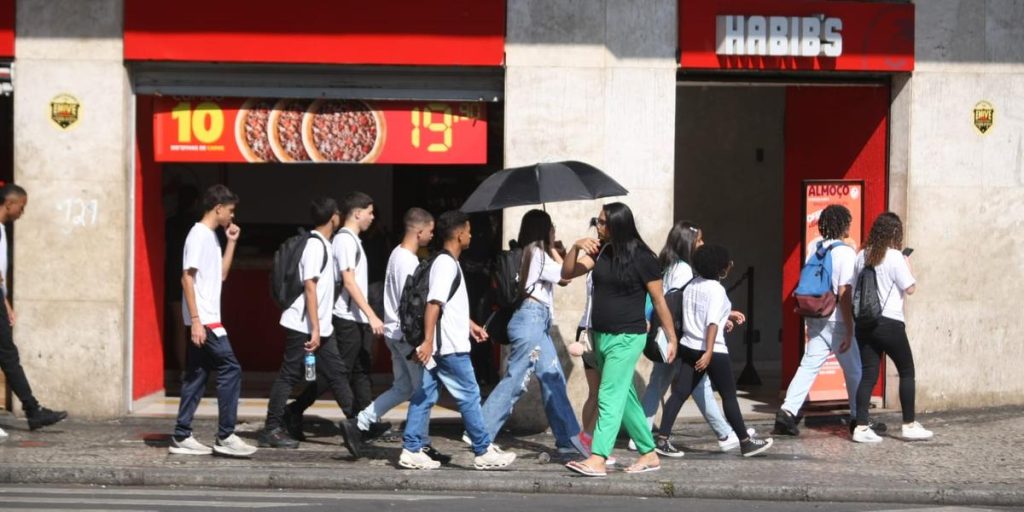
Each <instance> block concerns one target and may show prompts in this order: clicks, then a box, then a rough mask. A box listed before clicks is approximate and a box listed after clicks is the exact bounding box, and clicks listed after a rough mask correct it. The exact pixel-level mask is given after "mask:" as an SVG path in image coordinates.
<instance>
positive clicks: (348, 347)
mask: <svg viewBox="0 0 1024 512" xmlns="http://www.w3.org/2000/svg"><path fill="white" fill-rule="evenodd" d="M333 321H334V339H335V340H336V342H337V344H336V346H337V353H338V356H337V357H333V356H327V355H325V356H324V357H320V358H318V360H317V366H316V384H315V385H314V384H310V385H308V386H306V389H305V390H303V392H302V394H301V395H299V397H298V398H297V399H296V400H295V402H294V403H293V404H292V405H291V407H292V410H293V411H295V412H296V413H299V414H301V413H302V412H303V411H305V410H306V409H308V408H309V406H311V405H313V402H316V399H317V397H319V396H320V395H322V394H324V393H325V392H326V391H327V390H328V389H331V390H333V391H334V398H335V400H338V405H340V406H341V411H342V412H344V413H345V417H346V418H355V417H356V415H357V414H359V411H362V410H363V409H365V408H366V407H367V406H368V405H370V403H371V402H373V391H372V390H371V388H370V384H371V381H370V368H371V361H370V351H371V350H372V349H373V332H372V331H371V330H370V324H361V323H358V322H353V321H351V320H345V319H343V318H338V317H333ZM331 379H336V381H335V382H336V385H334V384H332V383H331ZM339 394H340V395H341V396H339ZM343 402H344V403H343Z"/></svg>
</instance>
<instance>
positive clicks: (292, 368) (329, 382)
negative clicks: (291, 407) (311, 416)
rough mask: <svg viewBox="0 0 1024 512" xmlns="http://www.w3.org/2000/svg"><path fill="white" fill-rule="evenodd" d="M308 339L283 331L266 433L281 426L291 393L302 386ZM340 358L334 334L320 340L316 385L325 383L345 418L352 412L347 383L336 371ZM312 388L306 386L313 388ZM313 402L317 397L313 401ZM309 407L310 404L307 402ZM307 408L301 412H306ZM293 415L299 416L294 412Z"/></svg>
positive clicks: (301, 335) (292, 332) (289, 330)
mask: <svg viewBox="0 0 1024 512" xmlns="http://www.w3.org/2000/svg"><path fill="white" fill-rule="evenodd" d="M307 341H309V335H308V334H306V333H304V332H299V331H293V330H291V329H285V344H284V359H283V360H282V361H281V370H280V371H279V372H278V374H277V379H276V380H275V381H274V385H273V386H271V388H270V401H269V403H268V404H267V422H266V425H265V427H266V429H267V430H273V429H275V428H278V427H280V426H281V418H282V416H283V415H284V408H285V404H286V403H287V402H288V396H289V395H291V392H292V389H294V388H295V386H296V385H297V384H299V383H305V377H306V368H305V361H304V359H305V357H306V342H307ZM340 361H341V356H340V355H339V354H338V343H337V341H336V339H335V337H334V334H331V335H330V336H328V337H326V338H320V348H318V349H317V351H316V374H317V382H319V381H320V379H323V380H324V386H325V388H327V389H330V390H331V391H332V392H333V393H334V400H335V401H337V402H338V407H341V410H342V411H343V412H344V413H345V415H346V416H348V415H349V413H350V412H351V411H352V402H353V399H352V388H350V387H349V385H348V381H347V380H346V379H344V378H342V376H341V375H340V374H338V373H337V372H336V371H331V370H330V369H331V368H334V369H336V368H337V367H338V365H339V364H340ZM315 387H316V385H315V384H311V385H309V386H307V388H306V389H307V390H308V389H309V388H315ZM313 400H316V397H315V396H314V397H313ZM310 403H312V402H310ZM306 407H309V405H306V406H305V407H303V408H302V409H301V410H305V409H306ZM296 412H299V410H298V409H297V410H296Z"/></svg>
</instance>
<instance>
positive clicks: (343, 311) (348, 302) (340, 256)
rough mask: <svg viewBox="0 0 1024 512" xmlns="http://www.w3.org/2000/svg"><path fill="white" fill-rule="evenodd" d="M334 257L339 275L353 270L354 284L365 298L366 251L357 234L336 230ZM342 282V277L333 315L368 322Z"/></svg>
mask: <svg viewBox="0 0 1024 512" xmlns="http://www.w3.org/2000/svg"><path fill="white" fill-rule="evenodd" d="M334 258H335V260H337V262H338V272H339V274H338V275H339V276H340V275H341V274H340V272H344V271H346V270H354V271H355V273H356V285H358V286H359V291H361V292H363V298H364V299H366V298H367V292H368V290H369V289H370V285H369V282H368V278H367V273H366V253H364V252H363V242H362V241H361V240H359V235H357V234H355V233H353V232H352V231H351V230H349V229H348V228H342V229H341V231H338V233H337V234H335V235H334ZM356 260H358V262H357V261H356ZM344 283H345V281H344V279H342V280H341V283H340V284H341V286H342V288H341V295H339V296H338V301H337V302H336V303H335V304H334V316H336V317H338V318H344V319H345V320H352V321H353V322H359V323H361V324H366V323H370V319H369V318H366V314H365V313H363V311H362V310H361V309H359V306H357V305H356V303H355V301H354V300H352V297H350V296H349V294H348V291H347V290H346V289H345V284H344Z"/></svg>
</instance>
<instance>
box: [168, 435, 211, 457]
mask: <svg viewBox="0 0 1024 512" xmlns="http://www.w3.org/2000/svg"><path fill="white" fill-rule="evenodd" d="M167 451H168V452H171V453H173V454H174V455H209V454H211V453H213V449H212V448H210V447H209V446H206V445H205V444H203V443H200V442H199V440H198V439H196V437H195V436H188V439H185V440H184V441H180V442H179V441H178V440H177V439H175V438H174V436H171V445H170V446H168V447H167Z"/></svg>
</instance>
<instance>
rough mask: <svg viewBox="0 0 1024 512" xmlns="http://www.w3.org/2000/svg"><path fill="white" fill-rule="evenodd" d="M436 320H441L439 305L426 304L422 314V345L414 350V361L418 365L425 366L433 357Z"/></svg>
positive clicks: (438, 303) (434, 303) (436, 303)
mask: <svg viewBox="0 0 1024 512" xmlns="http://www.w3.org/2000/svg"><path fill="white" fill-rule="evenodd" d="M438 318H441V303H440V302H433V301H432V302H428V303H427V309H426V311H424V313H423V343H420V346H419V347H417V348H416V360H417V361H419V362H420V364H427V362H428V361H430V358H431V357H433V355H434V333H435V330H436V329H437V319H438Z"/></svg>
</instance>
